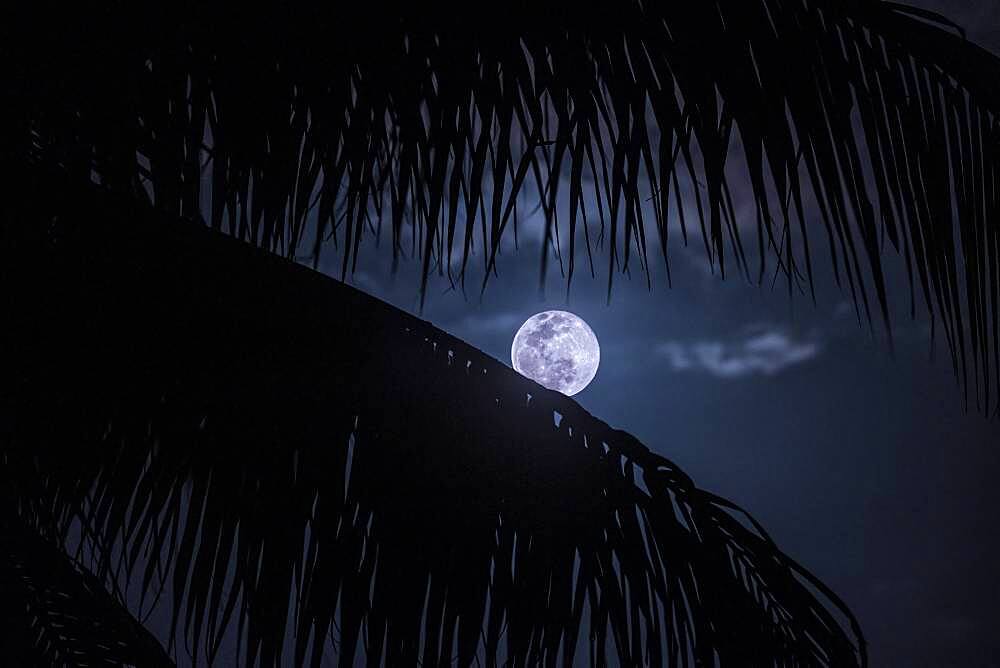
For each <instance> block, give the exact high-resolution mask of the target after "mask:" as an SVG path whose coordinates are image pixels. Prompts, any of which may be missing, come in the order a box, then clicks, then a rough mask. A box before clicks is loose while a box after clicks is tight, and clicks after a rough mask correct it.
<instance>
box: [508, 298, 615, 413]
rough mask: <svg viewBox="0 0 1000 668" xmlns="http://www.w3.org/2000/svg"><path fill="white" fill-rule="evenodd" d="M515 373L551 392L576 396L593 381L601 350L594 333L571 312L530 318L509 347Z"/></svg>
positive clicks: (552, 312)
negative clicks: (555, 391) (556, 391)
mask: <svg viewBox="0 0 1000 668" xmlns="http://www.w3.org/2000/svg"><path fill="white" fill-rule="evenodd" d="M510 360H511V362H512V363H513V365H514V370H515V371H517V372H518V373H519V374H521V375H522V376H527V377H528V378H531V379H532V380H534V381H535V382H536V383H538V384H539V385H543V386H545V387H547V388H549V389H550V390H558V391H559V392H562V393H563V394H566V395H569V396H573V395H574V394H576V393H577V392H579V391H580V390H582V389H583V388H585V387H587V385H588V384H590V381H592V380H594V376H595V375H597V366H598V364H600V362H601V347H600V345H598V343H597V336H595V335H594V331H593V330H592V329H591V328H590V327H589V326H588V325H587V323H585V322H584V321H583V320H581V319H580V318H578V317H577V316H575V315H573V314H572V313H569V312H568V311H544V312H543V313H536V314H535V315H533V316H531V317H530V318H528V320H527V321H526V322H525V323H524V324H523V325H521V329H519V330H517V334H516V335H515V336H514V343H513V344H512V345H511V347H510Z"/></svg>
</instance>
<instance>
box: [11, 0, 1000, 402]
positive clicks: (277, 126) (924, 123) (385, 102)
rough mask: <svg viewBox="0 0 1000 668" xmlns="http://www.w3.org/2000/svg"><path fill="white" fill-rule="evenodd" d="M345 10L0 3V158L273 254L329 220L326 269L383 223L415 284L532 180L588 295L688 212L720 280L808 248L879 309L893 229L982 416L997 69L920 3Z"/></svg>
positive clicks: (486, 227) (491, 253) (503, 219)
mask: <svg viewBox="0 0 1000 668" xmlns="http://www.w3.org/2000/svg"><path fill="white" fill-rule="evenodd" d="M358 5H359V6H352V7H345V6H342V5H340V4H337V5H328V4H319V5H316V6H308V7H302V8H298V9H297V11H296V12H294V13H293V12H291V11H290V10H288V9H287V8H285V7H284V6H278V5H272V6H269V7H267V8H264V9H262V10H259V11H256V12H240V13H238V14H234V13H232V12H230V11H229V10H228V9H223V8H215V7H205V6H203V5H202V4H199V3H171V7H170V8H169V9H167V8H157V9H150V8H146V7H142V6H137V7H122V6H119V5H118V4H117V3H104V4H100V5H96V6H93V5H87V6H80V7H78V8H71V9H67V8H64V7H59V8H58V11H53V12H46V11H45V9H44V7H42V5H41V4H38V3H31V4H30V5H29V4H24V5H23V6H21V7H19V8H18V9H17V10H12V11H13V12H19V13H20V15H15V16H14V20H12V21H8V22H7V25H6V27H7V32H8V33H9V34H8V35H6V36H7V37H8V38H9V39H8V40H5V41H7V43H10V44H13V45H15V46H14V47H12V48H11V49H10V51H11V53H12V54H15V55H14V59H13V62H12V66H13V71H12V74H11V77H10V81H11V82H12V83H13V85H14V89H13V91H12V95H11V96H10V97H11V101H12V104H11V105H10V107H9V111H12V112H14V113H13V116H14V118H15V119H16V122H15V124H14V125H13V126H12V127H13V128H14V131H13V132H12V133H11V136H10V137H9V138H8V141H9V144H10V148H11V149H12V151H11V153H12V155H20V156H22V157H25V158H30V159H35V160H42V161H46V162H48V163H49V164H62V165H65V166H66V167H67V168H69V169H71V170H72V171H73V172H74V173H76V174H78V175H79V176H80V177H81V178H94V179H97V180H99V181H100V182H102V183H103V184H105V185H106V186H108V187H109V188H112V189H114V190H117V191H121V192H129V193H134V194H139V195H140V196H146V197H149V198H150V199H151V200H152V201H153V202H154V203H155V205H156V206H157V207H158V208H160V209H161V210H163V211H165V212H168V213H175V214H181V215H183V216H187V217H192V218H201V217H202V216H203V211H204V212H205V213H204V216H205V218H206V219H207V220H208V221H209V222H210V223H211V225H212V226H213V227H215V228H217V229H219V228H224V229H226V230H228V231H229V232H230V233H232V234H235V235H237V236H238V237H240V238H242V239H247V240H250V241H252V242H253V243H255V244H257V245H260V246H262V247H264V248H267V249H269V250H273V251H277V252H281V253H284V254H287V255H296V254H297V253H298V252H299V250H300V249H304V250H305V252H308V253H311V254H312V255H313V256H314V257H315V258H316V259H317V260H318V257H319V254H320V251H321V249H322V247H323V245H324V241H325V240H328V239H332V240H333V241H334V242H336V243H338V244H340V245H341V246H342V267H341V270H342V273H343V274H344V275H346V274H347V273H348V272H349V271H352V270H353V268H354V266H355V263H356V261H357V258H358V253H359V250H360V247H361V246H360V243H361V240H362V238H363V237H365V236H373V235H378V234H380V233H381V229H382V224H383V222H385V223H386V227H387V228H388V230H389V231H388V232H387V234H389V235H390V236H391V245H392V249H393V250H392V252H393V253H394V256H396V257H398V256H399V254H401V253H406V254H412V255H414V256H416V257H419V258H420V261H421V262H422V266H423V273H424V276H425V280H426V277H427V276H428V275H429V274H430V273H431V272H433V271H439V272H442V273H444V272H447V273H448V275H449V276H450V277H451V278H452V280H454V281H458V282H461V283H462V285H463V286H464V280H465V278H466V275H467V273H468V270H469V269H470V266H471V265H470V263H469V261H470V259H471V257H472V254H473V253H474V252H475V251H476V250H477V249H478V250H479V257H480V259H481V261H482V266H481V267H480V268H479V270H480V271H481V273H482V276H483V278H482V280H483V281H484V285H485V281H486V278H487V277H488V276H489V274H490V273H491V272H492V271H494V270H495V268H496V267H495V263H496V253H497V251H498V249H499V247H500V242H501V239H503V238H504V237H505V236H506V235H508V234H510V230H512V229H513V231H514V233H515V235H516V227H517V224H518V222H517V221H518V195H519V194H531V196H532V197H534V198H537V201H538V202H539V203H540V208H541V212H542V214H543V215H544V219H545V226H546V244H545V248H546V249H548V248H550V247H551V248H554V250H555V251H556V252H557V253H559V254H560V256H559V261H560V266H561V267H563V268H565V270H566V272H567V275H568V279H571V278H572V276H573V274H574V271H575V263H576V260H577V257H576V256H577V255H578V254H579V253H581V252H582V251H581V248H580V247H581V246H584V247H585V248H586V252H587V257H588V259H589V261H590V268H591V271H593V261H594V260H593V253H592V250H593V248H592V247H593V246H595V245H600V246H603V247H604V249H605V251H604V252H605V254H606V262H607V263H608V272H607V274H608V281H609V283H608V289H609V291H610V288H611V280H612V277H613V275H614V273H615V270H616V269H620V270H622V271H629V270H630V268H631V267H633V266H634V265H635V264H636V263H638V264H639V265H640V266H641V267H642V268H643V269H648V267H649V263H650V262H651V261H652V259H651V258H650V257H649V253H648V250H649V247H650V246H652V247H653V248H657V247H659V250H660V252H661V253H662V255H663V257H664V260H667V259H668V257H669V255H668V247H669V246H670V244H668V238H669V236H670V234H671V230H672V229H677V228H679V231H680V233H681V236H682V237H683V238H684V240H685V242H686V240H687V238H688V233H689V230H688V227H689V226H692V225H695V224H696V225H697V226H698V227H699V228H700V231H701V235H702V236H703V238H704V244H705V249H706V251H707V253H708V257H709V261H710V262H712V264H713V267H714V266H717V267H718V269H719V270H720V271H721V272H722V273H723V275H725V274H726V272H727V271H728V272H729V273H734V271H735V272H736V273H738V274H740V275H743V276H744V277H745V278H746V279H747V280H749V281H754V282H762V281H763V280H765V278H766V274H767V273H768V272H770V271H771V270H772V269H773V271H774V272H775V276H776V277H777V276H778V275H784V276H785V277H786V278H787V281H788V287H789V291H794V290H795V289H796V288H799V289H801V290H806V289H807V288H808V287H809V286H812V283H813V279H814V266H815V257H814V256H815V253H816V250H815V248H816V247H818V246H823V245H826V246H827V248H828V251H829V254H830V257H831V259H832V263H833V269H834V274H835V277H836V279H837V282H838V284H840V285H841V287H842V289H843V290H845V291H848V292H849V293H850V294H851V295H852V297H853V298H854V300H855V303H856V305H857V306H858V311H859V317H861V318H862V319H866V318H867V319H869V321H870V320H871V319H872V318H876V319H881V320H883V321H884V322H885V324H886V326H887V327H888V324H889V313H890V305H889V300H888V297H887V293H886V281H887V280H888V279H887V273H886V272H887V271H888V266H887V265H886V261H885V258H884V255H885V250H886V249H887V248H889V247H891V248H892V250H893V251H894V252H895V253H896V254H897V255H898V256H900V257H901V261H900V264H901V265H903V266H905V272H906V274H907V276H908V278H909V283H910V286H911V291H910V307H911V311H912V312H914V313H916V312H917V310H918V308H919V309H920V310H921V311H926V312H927V315H928V316H929V318H930V320H931V322H932V323H935V325H936V326H935V331H940V332H943V334H944V337H945V339H946V340H947V343H948V346H949V349H950V351H951V357H952V363H953V365H954V368H955V371H956V374H957V375H958V376H959V378H960V379H962V381H963V382H964V383H965V384H966V391H967V396H968V391H969V388H970V387H971V388H972V389H973V390H974V391H975V402H976V403H977V404H978V405H979V406H981V407H982V408H984V409H986V410H994V409H996V408H1000V402H997V401H996V399H997V398H998V397H1000V395H998V393H997V391H996V388H997V386H998V382H1000V332H998V320H997V318H998V312H1000V311H998V299H1000V296H998V294H997V286H998V285H1000V233H998V225H997V223H996V221H997V220H998V214H1000V196H998V193H1000V188H998V184H1000V176H998V174H1000V171H998V165H997V155H998V145H1000V144H998V141H1000V131H998V121H997V112H998V111H1000V85H998V84H997V82H998V81H1000V61H998V60H997V58H996V57H994V56H993V55H992V54H989V53H987V52H986V51H984V50H982V49H980V48H978V47H976V46H975V45H973V44H971V43H969V42H967V41H965V40H964V38H962V37H961V36H959V35H957V34H955V32H954V30H953V27H952V26H951V25H950V24H949V23H948V22H947V20H945V19H943V18H942V17H939V16H937V15H935V14H932V13H930V12H926V11H922V10H918V9H914V8H909V7H906V6H904V5H900V4H898V3H891V2H881V1H879V0H852V1H850V2H844V1H843V0H810V1H808V2H806V1H805V0H797V1H788V2H786V1H779V0H752V1H747V0H714V1H712V2H666V1H659V2H656V1H644V0H630V1H629V2H626V3H614V5H609V4H605V5H600V4H598V5H595V6H594V7H584V6H581V5H580V3H568V2H558V1H555V0H552V1H548V2H544V3H537V2H531V3H527V2H515V3H507V4H506V5H504V9H503V11H496V12H493V13H491V14H489V15H487V16H484V15H482V11H481V8H480V7H479V6H478V5H475V4H452V3H443V4H436V5H435V6H434V7H425V6H419V7H418V6H414V5H410V4H403V3H401V4H399V5H398V6H397V5H396V4H395V3H389V4H382V3H358ZM23 26H33V27H36V29H35V30H27V31H26V30H23V29H22V27H23ZM81 26H86V29H81ZM7 66H8V67H10V66H11V64H7ZM15 164H20V163H15ZM734 180H736V181H738V182H743V181H748V182H749V183H750V185H751V187H752V201H753V207H752V211H751V213H750V214H749V215H748V216H742V215H741V216H738V215H737V212H736V210H735V208H734V203H733V194H732V183H733V181H734ZM532 189H533V190H532ZM595 209H596V212H595ZM650 209H651V210H652V211H651V212H650ZM650 213H652V215H650ZM522 214H523V212H522ZM650 217H651V218H652V223H650V222H644V221H647V220H648V219H649V218H650ZM817 217H818V218H819V219H820V220H821V223H822V224H821V225H818V226H814V225H813V224H812V223H813V219H814V218H817ZM746 218H749V221H747V220H745V219H746ZM745 223H749V225H747V227H749V229H743V230H742V231H741V226H742V225H744V224H745ZM821 230H822V231H821ZM581 233H582V236H583V243H582V244H581V242H580V240H579V237H580V236H581ZM674 234H675V236H676V233H674ZM727 248H728V249H729V250H728V251H727ZM563 253H565V254H566V257H565V258H563V257H562V254H563ZM727 257H729V258H730V259H728V260H727ZM548 259H549V254H548V250H546V251H545V254H544V255H543V272H544V271H545V265H546V263H547V261H548ZM668 267H669V265H668Z"/></svg>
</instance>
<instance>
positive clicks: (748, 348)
mask: <svg viewBox="0 0 1000 668" xmlns="http://www.w3.org/2000/svg"><path fill="white" fill-rule="evenodd" d="M656 351H657V353H659V354H660V355H661V356H663V357H665V358H666V360H667V363H668V364H670V367H671V368H672V369H673V370H674V371H701V372H706V373H709V374H711V375H713V376H716V377H719V378H743V377H746V376H750V375H756V374H763V375H768V376H770V375H774V374H776V373H780V372H781V371H783V370H785V369H787V368H788V367H791V366H795V365H797V364H802V363H804V362H807V361H809V360H811V359H813V358H814V357H816V356H817V355H819V353H820V344H819V342H818V341H815V340H811V339H803V340H799V339H795V338H793V337H791V336H789V335H788V334H786V333H785V332H784V331H782V330H780V329H770V330H766V331H753V332H750V333H747V334H745V335H744V336H742V337H740V338H737V339H735V340H730V341H720V340H702V341H693V342H679V341H665V342H663V343H661V344H659V345H658V346H657V347H656Z"/></svg>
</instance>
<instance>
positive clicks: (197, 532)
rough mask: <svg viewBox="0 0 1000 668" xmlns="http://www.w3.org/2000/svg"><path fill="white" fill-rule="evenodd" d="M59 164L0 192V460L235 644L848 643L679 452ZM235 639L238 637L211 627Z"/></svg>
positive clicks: (851, 624)
mask: <svg viewBox="0 0 1000 668" xmlns="http://www.w3.org/2000/svg"><path fill="white" fill-rule="evenodd" d="M58 183H59V181H58V179H56V178H54V177H51V176H46V177H44V178H40V179H38V181H37V182H36V183H34V184H30V183H28V184H22V185H19V187H18V192H19V193H20V196H19V197H11V198H6V199H5V200H4V202H3V205H4V206H5V213H4V214H3V225H2V229H3V230H6V233H5V236H4V243H3V244H0V249H2V251H3V254H2V257H0V260H2V263H0V266H2V267H3V270H4V272H5V278H6V279H8V280H4V281H2V282H0V285H2V286H3V290H4V294H3V300H4V303H5V306H6V312H7V313H10V314H12V315H13V318H12V320H11V322H12V323H13V324H12V325H11V326H10V327H7V328H5V329H4V330H3V336H4V337H5V338H4V340H3V341H2V344H3V345H0V351H2V353H0V354H3V356H4V357H3V364H4V368H5V369H7V370H8V371H7V372H6V373H5V374H4V375H3V377H2V381H0V382H3V384H4V385H3V387H2V391H0V402H2V404H0V416H2V420H3V422H2V425H0V430H2V431H0V433H2V435H3V440H2V441H0V453H2V456H3V459H2V463H3V466H2V468H0V483H2V484H3V485H5V486H6V488H7V489H9V490H10V494H11V495H12V497H13V498H15V499H16V500H17V503H18V508H19V512H20V515H21V517H23V518H24V520H25V521H26V522H29V523H30V524H31V525H32V526H33V527H34V528H36V529H37V530H38V531H40V532H42V533H43V534H44V535H46V536H47V537H48V538H49V539H50V540H56V541H59V542H62V543H63V544H68V541H69V537H70V536H71V534H72V533H73V532H80V533H81V535H82V536H83V537H84V541H83V542H84V544H85V548H84V549H83V552H84V553H85V554H86V556H87V558H88V559H90V560H91V561H92V565H91V569H92V570H93V572H94V573H95V575H96V576H97V577H98V578H99V579H100V580H101V581H103V582H105V583H106V584H107V585H108V586H109V587H110V586H115V587H120V588H122V589H128V590H129V591H131V592H132V593H131V594H130V596H131V597H132V598H133V599H134V598H138V599H139V600H138V602H137V605H138V607H139V608H140V610H139V611H138V614H141V615H145V614H148V613H149V611H150V610H152V609H154V608H156V607H157V605H156V604H155V603H154V599H158V598H159V597H160V596H161V595H162V596H163V599H162V600H163V601H164V602H163V603H160V605H166V606H167V607H168V608H169V611H170V614H169V618H170V619H171V620H172V621H171V624H170V626H171V630H170V637H169V638H167V639H166V644H167V647H168V648H170V649H171V651H172V652H174V653H175V656H176V655H177V654H180V653H181V652H182V651H183V650H181V649H178V646H181V647H187V648H190V651H191V652H192V653H193V654H194V656H197V657H200V658H203V659H205V660H207V661H209V663H211V662H212V660H213V659H216V658H217V657H218V656H219V652H221V651H225V647H227V646H231V645H235V646H237V647H238V648H239V650H240V656H241V661H242V660H245V662H246V665H256V664H255V662H257V661H259V662H260V664H261V665H275V664H277V663H278V662H279V661H281V660H282V659H285V660H287V661H289V662H294V664H295V665H307V664H308V665H313V666H318V665H320V664H321V660H322V657H323V655H324V654H328V653H329V651H330V645H331V644H332V645H333V647H334V649H335V650H336V654H337V656H338V657H339V660H340V663H341V665H345V666H350V665H353V660H354V658H355V657H356V655H357V654H358V653H359V652H364V653H365V654H366V655H367V657H368V659H369V661H371V662H373V664H372V665H380V661H381V660H384V661H385V663H386V665H414V663H415V662H416V661H417V660H420V661H422V662H423V665H440V664H442V663H444V662H448V661H451V660H452V659H454V660H457V662H458V663H459V664H460V665H470V664H471V663H473V662H474V661H475V660H476V659H477V658H478V659H479V660H481V661H485V663H486V664H487V665H496V664H498V663H504V662H509V663H510V665H538V664H545V665H556V664H562V665H567V666H569V665H573V657H574V655H582V654H589V656H590V657H591V663H592V665H606V662H607V660H608V659H609V657H618V659H619V660H620V661H621V663H622V665H637V664H646V665H667V666H693V665H810V666H813V665H822V666H838V667H839V666H852V665H864V664H865V663H866V659H865V656H866V655H865V645H864V641H863V637H862V635H861V632H860V630H859V628H858V626H857V623H856V621H855V620H854V617H853V616H852V615H851V613H850V611H849V610H848V609H847V607H846V606H845V605H844V604H843V602H841V601H840V600H839V599H838V598H837V597H836V596H835V595H834V594H833V593H832V592H831V591H830V590H829V589H828V588H826V587H825V586H824V585H823V584H822V583H821V582H820V581H819V580H818V579H817V578H815V577H814V576H812V575H811V574H810V573H809V572H808V571H806V570H805V569H803V568H802V567H801V566H799V565H798V564H797V563H795V562H794V561H793V560H792V559H791V558H789V557H788V556H786V555H784V554H783V553H782V552H781V551H780V550H779V549H778V548H777V547H776V546H775V544H774V543H773V542H772V541H771V540H770V538H769V537H768V536H767V534H766V533H765V532H764V531H763V529H761V528H760V526H759V525H757V524H756V523H755V522H753V520H751V519H749V517H748V516H746V515H745V514H744V513H743V512H742V511H741V510H740V509H739V508H738V507H736V506H734V505H733V504H731V503H729V502H727V501H725V500H723V499H720V498H719V497H716V496H714V495H712V494H710V493H708V492H705V491H703V490H700V489H698V488H697V487H696V486H695V485H694V484H693V483H692V481H691V480H690V479H689V478H688V477H687V476H686V475H685V474H684V473H683V472H682V471H681V470H679V469H678V468H677V467H676V466H675V465H674V464H673V463H672V462H670V461H668V460H667V459H665V458H663V457H661V456H659V455H657V454H655V453H653V452H651V451H650V450H648V449H647V448H646V447H645V446H643V445H642V444H641V443H639V442H637V441H636V440H635V439H634V438H633V437H631V436H629V435H628V434H627V433H625V432H622V431H618V430H615V429H613V428H611V427H609V426H608V425H607V424H605V423H603V422H601V421H600V420H599V419H597V418H595V417H593V416H592V415H590V414H588V413H587V412H586V411H585V410H583V409H582V408H581V407H580V406H579V405H577V404H576V403H575V402H573V401H572V400H570V399H568V398H566V397H564V396H562V395H559V394H556V393H553V392H550V391H548V390H545V389H544V388H542V387H540V386H538V385H537V384H535V383H533V382H531V381H529V380H527V379H525V378H523V377H521V376H519V375H517V374H516V373H514V372H513V371H511V370H510V369H508V368H507V367H505V366H504V365H502V364H500V363H499V362H497V361H496V360H493V359H491V358H489V357H487V356H485V355H483V354H482V353H481V352H479V351H477V350H475V349H474V348H472V347H470V346H468V345H467V344H465V343H463V342H461V341H459V340H457V339H454V338H453V337H451V336H449V335H447V334H446V333H444V332H442V331H441V330H438V329H436V328H435V327H433V326H432V325H430V324H429V323H426V322H423V321H421V320H419V319H417V318H414V317H412V316H409V315H407V314H405V313H403V312H401V311H398V310H396V309H394V308H392V307H390V306H388V305H386V304H384V303H381V302H379V301H377V300H375V299H373V298H372V297H370V296H367V295H365V294H363V293H360V292H358V291H356V290H354V289H352V288H350V287H348V286H346V285H343V284H341V283H338V282H336V281H334V280H332V279H330V278H327V277H324V276H322V275H320V274H317V273H315V272H312V271H311V270H308V269H306V268H304V267H301V266H298V265H295V264H293V263H291V262H288V261H286V260H282V259H280V258H277V257H276V256H274V255H273V254H269V253H266V252H263V251H259V250H257V249H253V248H251V247H250V246H247V245H245V244H241V243H240V242H238V241H235V240H233V239H230V238H227V237H225V236H224V235H220V234H217V233H214V232H212V231H210V230H208V229H205V228H204V227H202V226H198V225H192V224H188V225H183V224H180V223H178V222H176V221H166V222H164V220H163V219H162V218H161V217H158V216H157V215H156V214H155V213H154V212H153V210H152V209H146V208H144V207H143V206H139V205H136V204H135V203H134V202H131V201H129V200H120V199H118V200H116V199H113V198H109V197H108V196H106V195H103V194H99V193H98V192H97V191H96V190H95V191H94V192H91V189H90V188H86V187H81V185H80V184H79V183H70V184H66V185H63V186H59V185H58ZM227 643H230V645H227Z"/></svg>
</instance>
